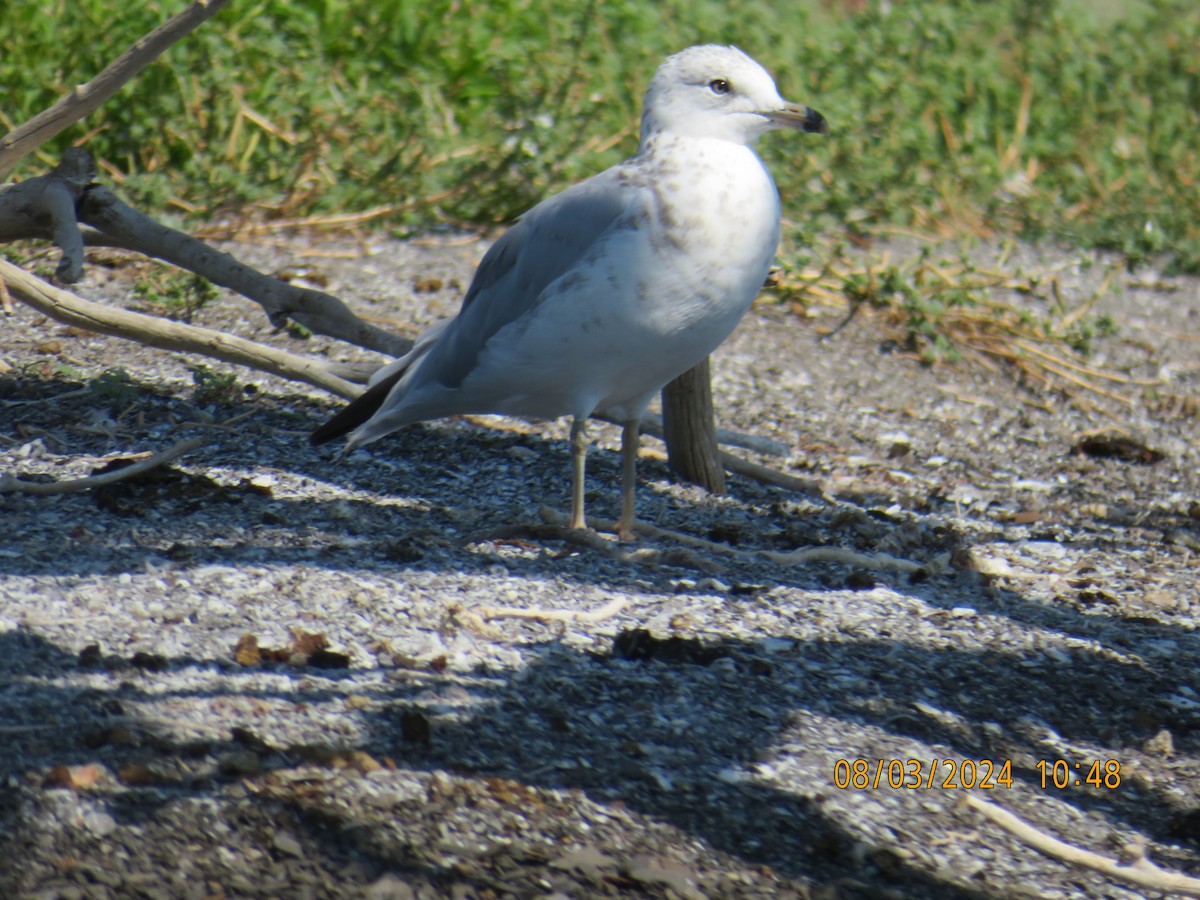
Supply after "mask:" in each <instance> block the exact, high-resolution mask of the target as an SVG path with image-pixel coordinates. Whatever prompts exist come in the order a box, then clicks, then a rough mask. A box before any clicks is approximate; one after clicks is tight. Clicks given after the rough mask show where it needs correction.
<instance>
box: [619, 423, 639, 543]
mask: <svg viewBox="0 0 1200 900" xmlns="http://www.w3.org/2000/svg"><path fill="white" fill-rule="evenodd" d="M638 424H639V423H638V420H637V419H630V420H629V421H628V422H626V423H625V424H624V426H623V427H622V429H621V518H620V519H619V520H618V521H617V540H620V541H634V540H637V537H636V535H635V534H634V533H633V526H634V525H635V524H637V509H636V505H637V456H638V437H639V435H638Z"/></svg>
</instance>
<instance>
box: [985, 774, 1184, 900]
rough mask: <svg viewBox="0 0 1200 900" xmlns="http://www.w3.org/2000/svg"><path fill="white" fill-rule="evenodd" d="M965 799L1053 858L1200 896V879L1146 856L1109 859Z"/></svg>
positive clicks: (1144, 884) (1145, 884)
mask: <svg viewBox="0 0 1200 900" xmlns="http://www.w3.org/2000/svg"><path fill="white" fill-rule="evenodd" d="M963 802H964V803H965V804H966V805H967V806H969V807H971V808H972V809H974V810H977V811H978V812H980V813H983V815H985V816H986V817H987V818H988V819H989V820H990V821H992V822H994V823H995V824H996V825H999V826H1000V827H1001V828H1003V829H1004V830H1005V831H1007V832H1008V833H1009V834H1011V835H1012V836H1013V837H1015V838H1017V839H1018V840H1020V841H1022V842H1023V843H1026V844H1028V845H1029V846H1030V847H1033V849H1035V850H1037V851H1038V852H1039V853H1044V854H1045V855H1046V856H1049V857H1051V858H1052V859H1057V860H1061V861H1062V862H1066V863H1070V864H1072V865H1076V866H1083V867H1084V868H1087V869H1093V870H1094V871H1097V872H1100V873H1102V874H1104V875H1106V876H1108V877H1109V878H1115V879H1117V880H1120V881H1127V882H1129V883H1131V884H1136V885H1138V886H1139V887H1143V888H1148V889H1150V890H1154V891H1165V892H1167V893H1172V894H1182V895H1183V896H1185V897H1200V878H1192V877H1191V876H1189V875H1184V874H1183V873H1181V872H1172V871H1170V870H1169V869H1163V868H1161V867H1159V866H1156V865H1155V864H1154V863H1152V862H1151V861H1150V860H1148V859H1147V858H1146V857H1145V856H1144V855H1140V856H1135V858H1133V859H1131V860H1129V861H1124V860H1120V861H1119V860H1115V859H1109V858H1108V857H1107V856H1101V855H1100V854H1099V853H1093V852H1092V851H1090V850H1084V849H1083V848H1082V847H1076V846H1074V845H1072V844H1068V843H1066V842H1065V841H1060V840H1059V839H1058V838H1056V837H1054V836H1053V835H1050V834H1047V833H1046V832H1045V831H1042V830H1041V829H1039V828H1035V827H1034V826H1033V825H1030V824H1029V823H1028V822H1026V821H1024V820H1023V819H1020V818H1018V817H1017V816H1015V815H1013V814H1012V813H1010V812H1009V811H1008V810H1006V809H1002V808H1001V807H999V806H997V805H996V804H994V803H989V802H987V801H986V800H981V799H979V798H978V797H976V796H974V795H973V794H970V793H967V795H966V796H965V797H964V798H963Z"/></svg>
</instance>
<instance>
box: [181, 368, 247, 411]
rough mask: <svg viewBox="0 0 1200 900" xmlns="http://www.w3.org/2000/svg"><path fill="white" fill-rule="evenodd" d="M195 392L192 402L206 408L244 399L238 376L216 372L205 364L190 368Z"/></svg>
mask: <svg viewBox="0 0 1200 900" xmlns="http://www.w3.org/2000/svg"><path fill="white" fill-rule="evenodd" d="M188 371H189V372H191V373H192V383H193V384H195V386H196V387H195V390H194V391H193V392H192V400H193V401H195V402H196V403H199V404H201V405H202V406H206V405H208V404H210V403H232V402H234V401H235V400H240V399H241V397H242V388H241V387H240V386H239V385H238V381H237V376H236V375H234V374H233V373H231V372H214V371H213V370H212V369H210V368H209V367H208V366H206V365H204V364H203V363H199V364H197V365H194V366H188Z"/></svg>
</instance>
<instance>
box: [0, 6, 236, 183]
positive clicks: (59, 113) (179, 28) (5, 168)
mask: <svg viewBox="0 0 1200 900" xmlns="http://www.w3.org/2000/svg"><path fill="white" fill-rule="evenodd" d="M227 2H228V0H195V2H194V3H192V4H191V5H190V6H189V7H188V8H187V9H185V10H184V11H183V12H181V13H179V15H177V16H174V17H172V18H171V19H169V20H168V21H166V22H164V23H163V24H162V25H160V26H159V27H158V28H156V29H154V30H153V31H152V32H150V33H149V34H147V35H146V36H145V37H142V38H140V39H139V40H138V41H136V42H135V43H134V45H133V46H132V47H130V48H129V49H128V50H126V51H125V52H124V53H122V54H121V55H120V56H119V57H118V58H117V59H116V60H115V61H114V62H113V63H112V64H111V65H109V66H108V67H107V68H105V69H104V71H102V72H101V73H100V74H99V75H97V76H96V77H95V78H93V79H92V80H91V81H89V82H88V83H87V84H81V85H79V86H77V87H76V88H75V90H73V91H71V93H69V94H67V96H65V97H63V98H62V99H61V100H59V101H58V102H57V103H55V104H54V105H53V106H51V107H50V108H49V109H47V110H45V111H43V112H41V113H38V114H37V115H36V116H34V117H33V118H32V119H30V120H29V121H28V122H25V123H24V124H23V125H20V126H18V127H17V128H14V129H13V130H12V131H10V132H9V133H8V134H6V135H5V136H4V137H3V138H0V180H2V179H4V178H6V177H8V173H9V172H11V171H12V170H13V167H14V166H15V165H16V164H17V162H18V161H19V160H20V159H21V157H23V156H24V155H25V154H27V153H29V152H30V151H31V150H33V149H34V148H36V147H39V146H41V145H42V144H44V143H45V142H46V141H48V140H50V139H51V138H52V137H54V136H55V135H56V134H58V133H59V132H61V131H63V130H64V129H66V128H68V127H70V126H71V125H73V124H74V123H76V122H78V121H79V120H80V119H82V118H83V117H84V116H86V115H88V114H89V113H91V112H94V111H95V110H96V109H98V108H99V107H100V106H101V105H102V104H103V103H104V102H105V101H106V100H108V98H109V97H111V96H112V95H113V94H115V93H116V92H117V91H119V90H120V89H121V87H122V86H123V85H124V84H125V83H126V82H127V81H129V79H131V78H133V77H134V76H135V75H137V73H138V72H140V71H141V70H142V69H144V68H145V67H146V66H148V65H149V64H150V63H152V62H153V61H154V60H155V59H157V58H158V57H159V56H160V55H162V53H163V52H164V51H165V50H167V48H169V47H170V46H171V45H172V44H174V43H175V42H177V41H179V40H180V39H181V38H183V37H185V36H186V35H188V34H190V33H191V32H192V31H194V30H195V29H196V28H197V27H198V26H200V25H201V24H202V23H204V22H205V21H207V20H208V19H210V18H211V17H212V16H213V15H215V14H216V13H217V12H218V11H219V10H220V9H221V7H223V6H224V5H225V4H226V3H227Z"/></svg>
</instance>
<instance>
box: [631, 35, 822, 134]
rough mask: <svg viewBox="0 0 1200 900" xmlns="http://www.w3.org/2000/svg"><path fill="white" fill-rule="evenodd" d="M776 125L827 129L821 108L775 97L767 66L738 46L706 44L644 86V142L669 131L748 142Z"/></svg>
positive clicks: (671, 61)
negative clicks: (810, 107) (646, 86)
mask: <svg viewBox="0 0 1200 900" xmlns="http://www.w3.org/2000/svg"><path fill="white" fill-rule="evenodd" d="M775 128H795V129H799V130H801V131H808V132H817V133H821V134H824V133H825V132H826V131H828V126H827V125H826V124H825V119H824V118H823V117H822V116H821V114H820V113H818V112H817V111H816V110H813V109H809V108H808V107H806V106H800V105H797V104H792V103H788V102H787V101H786V100H784V99H783V98H782V97H780V96H779V91H778V89H777V88H776V87H775V81H774V79H772V78H771V75H770V74H769V73H768V72H767V70H766V69H764V68H763V67H762V66H761V65H759V64H758V63H757V62H756V61H755V60H753V59H752V58H750V57H749V56H747V55H746V54H745V53H743V52H742V51H741V50H739V49H738V48H737V47H722V46H719V45H717V44H705V45H703V46H699V47H689V48H688V49H686V50H683V51H681V52H679V53H676V54H675V55H674V56H669V57H667V59H666V60H665V61H664V62H663V64H662V65H660V66H659V67H658V71H657V72H655V74H654V78H653V80H652V81H651V82H650V87H649V89H648V90H647V91H646V102H645V106H644V107H643V111H642V133H641V141H642V145H643V147H644V146H645V144H646V142H647V141H648V140H649V139H651V138H653V137H655V136H656V135H659V134H673V135H678V136H680V137H693V138H717V139H720V140H726V141H731V142H733V143H737V144H745V145H751V144H753V143H754V142H755V141H757V140H758V138H759V136H761V135H762V134H763V133H764V132H767V131H771V130H772V129H775Z"/></svg>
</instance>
